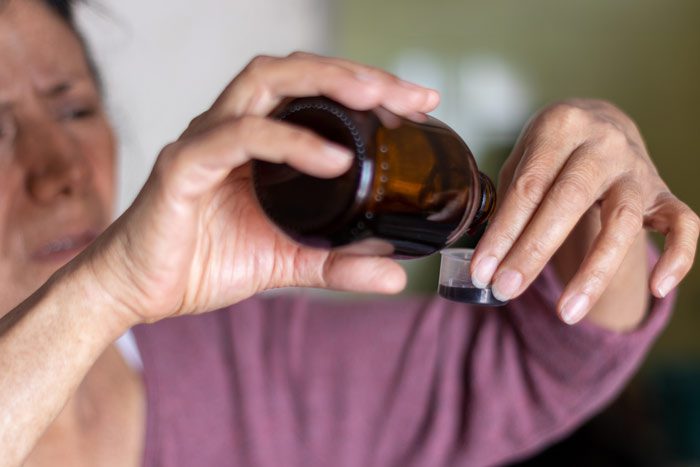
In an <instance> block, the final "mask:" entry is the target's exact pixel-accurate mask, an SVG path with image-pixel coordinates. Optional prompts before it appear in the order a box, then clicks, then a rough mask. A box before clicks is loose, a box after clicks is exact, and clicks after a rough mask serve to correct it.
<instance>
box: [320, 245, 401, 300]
mask: <svg viewBox="0 0 700 467" xmlns="http://www.w3.org/2000/svg"><path fill="white" fill-rule="evenodd" d="M323 284H324V286H325V287H327V288H331V289H335V290H346V291H352V292H368V293H385V294H394V293H398V292H401V291H402V290H403V289H404V287H405V286H406V272H405V271H404V269H403V268H402V267H401V266H400V265H399V264H398V263H397V262H396V261H394V260H391V259H389V258H378V257H362V256H358V255H351V254H341V253H331V254H330V255H329V257H328V259H327V261H326V262H325V265H324V269H323Z"/></svg>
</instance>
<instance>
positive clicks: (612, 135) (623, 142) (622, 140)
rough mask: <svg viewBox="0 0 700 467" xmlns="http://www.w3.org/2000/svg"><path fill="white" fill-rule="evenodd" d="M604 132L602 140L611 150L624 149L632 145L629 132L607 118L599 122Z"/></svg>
mask: <svg viewBox="0 0 700 467" xmlns="http://www.w3.org/2000/svg"><path fill="white" fill-rule="evenodd" d="M599 125H600V129H601V130H600V131H601V133H602V135H603V136H602V137H601V138H602V142H603V144H604V146H605V148H606V149H608V150H611V151H623V150H625V149H627V148H628V147H629V146H630V140H629V138H628V137H627V134H626V133H625V132H624V131H623V130H622V129H621V128H620V127H619V126H618V125H616V124H615V123H614V122H612V121H609V120H605V121H602V122H600V123H599Z"/></svg>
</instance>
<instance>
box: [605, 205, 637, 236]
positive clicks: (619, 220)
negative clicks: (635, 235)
mask: <svg viewBox="0 0 700 467" xmlns="http://www.w3.org/2000/svg"><path fill="white" fill-rule="evenodd" d="M611 220H612V221H613V222H614V223H615V224H617V225H619V226H621V227H622V228H623V229H624V230H625V232H637V231H639V230H641V228H642V226H643V223H644V214H643V212H642V208H641V206H639V205H638V204H637V203H634V202H632V201H623V202H621V203H619V204H617V205H616V206H615V207H613V209H612V213H611Z"/></svg>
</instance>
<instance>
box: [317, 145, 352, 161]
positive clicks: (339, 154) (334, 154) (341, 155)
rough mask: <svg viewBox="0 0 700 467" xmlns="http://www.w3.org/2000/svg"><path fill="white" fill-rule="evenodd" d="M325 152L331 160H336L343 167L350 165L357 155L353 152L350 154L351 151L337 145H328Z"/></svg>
mask: <svg viewBox="0 0 700 467" xmlns="http://www.w3.org/2000/svg"><path fill="white" fill-rule="evenodd" d="M324 152H325V154H326V155H327V156H329V157H330V158H332V159H335V160H336V161H337V162H338V164H343V165H348V164H349V162H350V161H352V160H353V159H354V157H355V155H354V154H353V153H352V152H350V150H349V149H347V148H344V147H342V146H338V145H336V144H326V147H325V148H324Z"/></svg>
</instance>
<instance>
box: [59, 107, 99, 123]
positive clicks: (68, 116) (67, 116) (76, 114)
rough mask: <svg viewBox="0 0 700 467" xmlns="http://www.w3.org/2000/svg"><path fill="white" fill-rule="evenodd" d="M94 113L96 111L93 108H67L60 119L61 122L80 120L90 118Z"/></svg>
mask: <svg viewBox="0 0 700 467" xmlns="http://www.w3.org/2000/svg"><path fill="white" fill-rule="evenodd" d="M95 113H96V109H95V108H94V107H75V108H68V109H65V110H64V111H63V112H61V114H60V118H61V119H62V120H81V119H85V118H89V117H92V116H93V115H95Z"/></svg>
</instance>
